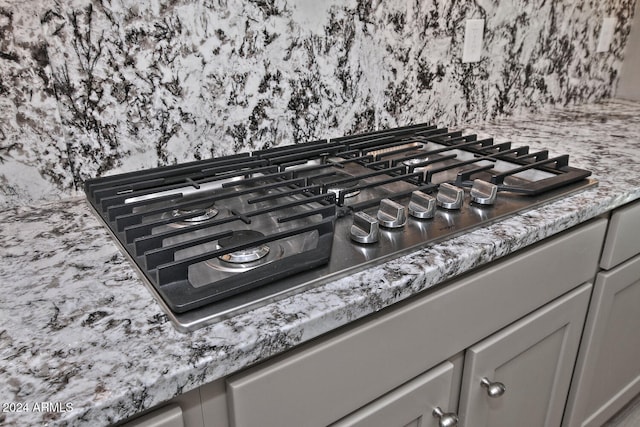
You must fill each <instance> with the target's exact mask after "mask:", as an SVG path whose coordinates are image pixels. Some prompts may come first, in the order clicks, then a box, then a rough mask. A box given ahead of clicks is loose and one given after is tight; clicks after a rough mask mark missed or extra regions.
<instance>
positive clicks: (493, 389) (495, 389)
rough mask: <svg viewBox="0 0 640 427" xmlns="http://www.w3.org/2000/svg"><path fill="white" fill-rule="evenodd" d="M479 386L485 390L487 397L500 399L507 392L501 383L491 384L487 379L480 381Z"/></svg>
mask: <svg viewBox="0 0 640 427" xmlns="http://www.w3.org/2000/svg"><path fill="white" fill-rule="evenodd" d="M480 386H482V387H484V388H486V389H487V394H488V395H489V397H500V396H502V395H503V394H504V392H505V391H507V388H506V387H505V386H504V384H502V383H501V382H498V381H495V382H491V381H489V379H488V378H487V377H484V378H482V379H481V380H480Z"/></svg>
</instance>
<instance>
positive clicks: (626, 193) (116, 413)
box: [0, 101, 640, 426]
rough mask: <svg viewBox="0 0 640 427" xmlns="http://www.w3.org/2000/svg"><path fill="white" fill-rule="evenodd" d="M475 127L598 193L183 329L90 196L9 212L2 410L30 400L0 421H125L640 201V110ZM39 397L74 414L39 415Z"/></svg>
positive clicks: (1, 279)
mask: <svg viewBox="0 0 640 427" xmlns="http://www.w3.org/2000/svg"><path fill="white" fill-rule="evenodd" d="M471 131H474V132H477V133H480V134H483V135H492V136H494V137H496V140H497V141H498V142H503V141H508V140H510V141H512V142H513V143H514V145H525V144H528V145H531V146H532V147H533V148H543V147H544V148H548V149H549V150H550V151H551V154H562V153H568V154H570V155H571V162H572V164H573V165H574V166H577V167H581V168H586V169H590V170H592V171H593V176H594V177H595V178H596V179H597V180H598V181H599V185H598V186H597V187H595V188H593V189H589V190H586V191H584V192H581V193H579V194H576V195H573V196H571V197H569V198H567V199H564V200H562V201H558V202H554V203H551V204H548V205H545V206H543V207H540V208H537V209H535V210H531V211H527V212H525V213H522V214H519V215H516V216H513V217H510V218H508V219H506V220H503V221H501V222H499V223H496V224H493V225H491V226H488V227H484V228H482V229H478V230H476V231H473V232H471V233H468V234H466V235H464V236H461V237H457V238H454V239H450V240H448V241H445V242H442V243H438V244H434V245H431V246H429V247H426V248H424V249H422V250H419V251H416V252H414V253H412V254H410V255H406V256H404V257H402V258H399V259H396V260H393V261H389V262H387V263H384V264H382V265H379V266H377V267H374V268H370V269H368V270H366V271H363V272H360V273H357V274H354V275H352V276H350V277H346V278H344V279H341V280H337V281H335V282H332V283H328V284H326V285H322V286H319V287H317V288H314V289H312V290H310V291H307V292H304V293H301V294H298V295H295V296H292V297H289V298H287V299H284V300H282V301H279V302H277V303H273V304H270V305H267V306H264V307H262V308H259V309H256V310H253V311H251V312H249V313H246V314H242V315H239V316H237V317H234V318H232V319H229V320H227V321H224V322H221V323H218V324H215V325H213V326H210V327H207V328H203V329H200V330H198V331H195V332H191V333H187V334H185V333H180V332H178V331H177V330H175V329H174V327H173V326H172V325H171V324H170V323H169V322H168V321H167V318H166V316H164V315H163V314H162V312H161V311H160V308H159V306H158V304H157V303H156V302H155V301H154V300H153V298H152V297H151V294H150V293H149V292H148V291H147V289H146V288H145V287H144V286H143V285H142V283H141V282H140V280H139V279H138V278H137V276H136V273H135V272H134V270H133V269H132V268H131V267H130V266H129V264H128V262H127V260H126V259H125V258H124V257H123V256H122V255H121V254H120V252H119V250H118V248H117V247H116V245H115V244H114V243H113V242H112V241H111V239H110V237H109V235H108V234H107V231H106V230H105V229H104V228H103V227H102V226H101V224H100V223H99V222H98V220H97V219H96V218H95V217H94V216H93V214H92V213H91V212H90V211H89V208H88V206H87V204H86V203H85V201H84V199H82V198H79V199H78V198H76V199H69V200H65V201H59V202H52V203H48V204H41V205H38V206H23V207H18V208H13V209H9V210H5V211H2V212H0V294H1V295H2V297H1V298H0V319H1V324H0V384H2V387H0V402H1V403H3V404H8V403H10V402H25V403H28V404H29V405H31V406H30V408H29V410H30V411H29V412H11V411H8V412H0V424H3V425H16V426H23V425H41V424H47V423H48V424H49V425H79V424H80V425H82V424H86V425H91V426H97V425H107V424H110V423H113V422H116V421H119V420H123V419H125V418H127V417H130V416H132V415H134V414H135V413H138V412H140V411H142V410H145V409H147V408H150V407H153V406H155V405H157V404H158V403H161V402H162V401H165V400H168V399H170V398H172V397H173V396H175V395H177V394H180V393H184V392H186V391H188V390H191V389H193V388H196V387H198V386H200V385H202V384H205V383H208V382H211V381H213V380H215V379H218V378H221V377H223V376H225V375H228V374H231V373H233V372H236V371H238V370H240V369H242V368H244V367H246V366H248V365H250V364H253V363H255V362H258V361H260V360H263V359H265V358H267V357H269V356H272V355H274V354H276V353H279V352H282V351H284V350H287V349H289V348H291V347H293V346H294V345H296V344H299V343H302V342H304V341H307V340H309V339H311V338H313V337H316V336H318V335H320V334H322V333H325V332H327V331H330V330H332V329H334V328H336V327H339V326H341V325H345V324H347V323H349V322H350V321H352V320H354V319H357V318H360V317H362V316H365V315H367V314H370V313H372V312H374V311H377V310H380V309H381V308H384V307H386V306H388V305H390V304H393V303H394V302H397V301H399V300H402V299H405V298H407V297H409V296H411V295H414V294H415V293H417V292H420V291H421V290H424V289H426V288H429V287H431V286H433V285H435V284H437V283H440V282H442V281H443V280H446V279H449V278H451V277H454V276H456V275H458V274H460V273H463V272H465V271H468V270H470V269H472V268H474V267H477V266H479V265H482V264H485V263H487V262H490V261H492V260H495V259H497V258H499V257H501V256H504V255H506V254H509V253H511V252H513V251H515V250H518V249H520V248H523V247H525V246H527V245H530V244H532V243H534V242H537V241H539V240H541V239H544V238H545V237H548V236H551V235H553V234H555V233H558V232H561V231H563V230H566V229H567V228H569V227H571V226H574V225H576V224H579V223H581V222H584V221H586V220H588V219H591V218H593V217H595V216H598V215H601V214H603V213H606V212H607V211H609V210H611V209H614V208H616V207H618V206H621V205H623V204H625V203H628V202H631V201H633V200H636V199H640V136H639V135H640V103H632V102H624V101H612V102H608V103H602V104H594V105H587V106H580V107H572V108H565V109H557V110H552V111H548V112H545V113H538V114H535V115H534V114H531V115H525V116H519V117H517V118H512V119H507V120H502V121H500V122H498V123H491V124H482V125H478V126H473V128H472V129H470V130H469V132H471ZM42 402H49V403H53V404H55V403H58V408H57V409H69V410H68V411H63V410H56V411H48V412H47V411H45V412H38V411H33V410H32V409H33V405H34V404H35V403H42ZM67 404H69V405H70V406H69V407H65V406H64V405H67ZM6 407H7V405H5V406H3V409H5V408H6Z"/></svg>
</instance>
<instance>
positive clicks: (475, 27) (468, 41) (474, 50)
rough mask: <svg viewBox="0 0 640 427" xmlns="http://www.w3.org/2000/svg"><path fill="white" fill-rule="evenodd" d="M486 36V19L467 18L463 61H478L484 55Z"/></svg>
mask: <svg viewBox="0 0 640 427" xmlns="http://www.w3.org/2000/svg"><path fill="white" fill-rule="evenodd" d="M483 37H484V19H467V23H466V27H465V30H464V48H463V50H462V62H464V63H467V62H478V61H480V57H481V56H482V38H483Z"/></svg>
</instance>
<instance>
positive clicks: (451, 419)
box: [432, 406, 458, 427]
mask: <svg viewBox="0 0 640 427" xmlns="http://www.w3.org/2000/svg"><path fill="white" fill-rule="evenodd" d="M432 414H433V416H434V417H435V418H438V420H440V421H439V422H438V425H439V426H440V427H455V426H457V425H458V416H457V415H456V414H454V413H453V412H447V413H445V412H442V409H440V407H439V406H438V407H436V409H434V410H433V412H432Z"/></svg>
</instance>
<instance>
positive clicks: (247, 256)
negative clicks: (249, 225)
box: [218, 230, 269, 264]
mask: <svg viewBox="0 0 640 427" xmlns="http://www.w3.org/2000/svg"><path fill="white" fill-rule="evenodd" d="M260 237H264V234H263V233H261V232H259V231H255V230H238V231H234V232H233V234H232V235H231V236H229V237H225V238H223V239H220V240H218V246H220V247H221V248H225V247H230V246H235V245H240V244H242V243H245V242H249V241H251V240H255V239H258V238H260ZM268 253H269V246H267V245H261V246H255V247H252V248H247V249H242V250H240V251H236V252H231V253H228V254H225V255H221V256H220V257H219V258H220V259H221V260H222V261H226V262H230V263H234V264H242V263H247V262H251V261H256V260H259V259H260V258H263V257H265V256H266V255H267V254H268Z"/></svg>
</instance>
